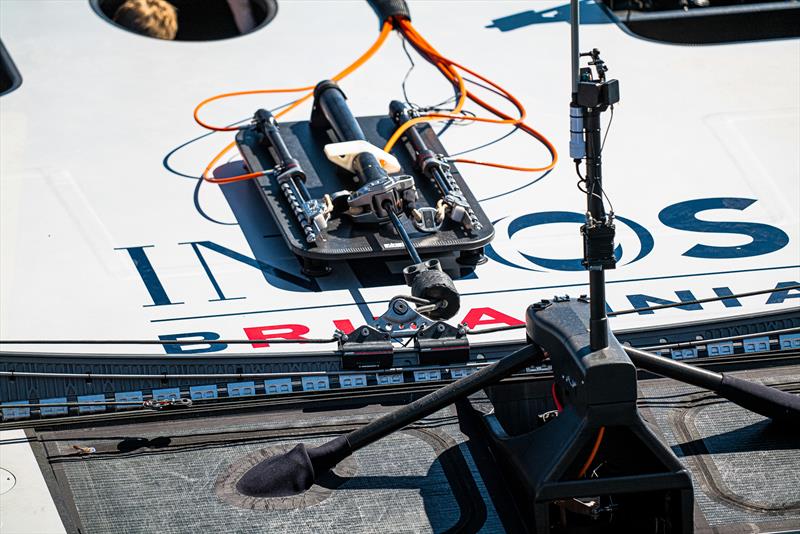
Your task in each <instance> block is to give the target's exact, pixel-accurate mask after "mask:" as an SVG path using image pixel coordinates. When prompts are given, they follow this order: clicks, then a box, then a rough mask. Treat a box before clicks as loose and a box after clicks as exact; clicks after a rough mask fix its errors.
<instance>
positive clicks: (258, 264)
mask: <svg viewBox="0 0 800 534" xmlns="http://www.w3.org/2000/svg"><path fill="white" fill-rule="evenodd" d="M179 244H180V245H191V247H192V249H193V250H194V253H195V254H196V255H197V259H198V260H199V261H200V265H201V266H202V267H203V270H204V271H205V273H206V276H208V280H209V281H210V282H211V285H212V286H213V288H214V291H215V292H216V294H217V298H216V299H212V301H218V300H236V299H243V298H245V297H232V298H231V297H226V296H225V294H224V293H223V292H222V288H221V287H220V285H219V283H218V282H217V279H216V277H215V276H214V274H213V273H212V272H211V269H210V268H209V266H208V263H207V262H206V260H205V258H204V257H203V254H202V252H201V251H200V247H205V248H207V249H209V250H213V251H214V252H217V253H218V254H222V255H223V256H226V257H228V258H231V259H233V260H236V261H238V262H240V263H243V264H245V265H249V266H250V267H254V268H256V269H259V270H260V271H261V272H262V273H263V274H264V276H265V277H274V278H278V279H279V280H283V281H285V282H289V283H290V284H293V285H295V286H299V287H301V288H303V289H305V290H308V291H319V285H318V284H317V282H316V281H315V280H313V279H308V278H304V277H302V276H298V275H296V274H292V273H289V272H287V271H284V270H282V269H278V268H277V267H273V266H272V265H270V264H268V263H265V262H263V261H261V260H259V259H256V258H251V257H249V256H245V255H244V254H242V253H240V252H236V251H235V250H231V249H229V248H225V247H223V246H220V245H218V244H216V243H214V242H212V241H190V242H187V243H179Z"/></svg>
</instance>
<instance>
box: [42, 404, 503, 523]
mask: <svg viewBox="0 0 800 534" xmlns="http://www.w3.org/2000/svg"><path fill="white" fill-rule="evenodd" d="M368 417H370V415H367V414H364V413H361V414H357V413H349V414H347V415H343V414H342V413H341V412H339V413H337V414H326V413H317V414H313V413H312V414H304V413H302V412H295V413H291V414H287V413H284V414H283V415H282V416H278V414H271V416H268V417H264V416H257V417H256V416H252V415H249V416H237V417H228V418H214V419H213V422H212V421H203V422H202V423H200V424H198V422H192V421H178V422H171V423H156V424H141V425H136V426H135V427H132V428H125V427H107V428H102V429H92V430H90V431H88V432H86V431H63V432H59V433H57V435H51V436H46V437H45V439H51V438H54V439H56V440H57V441H54V442H49V443H48V450H49V451H51V452H50V454H51V457H50V462H51V464H52V465H53V466H54V467H55V469H56V471H57V472H60V476H61V477H63V480H64V481H65V482H66V483H67V485H68V486H69V489H70V490H71V492H72V495H73V497H74V503H75V508H76V510H77V514H78V516H79V518H80V522H81V524H82V531H85V532H89V533H106V532H148V533H152V532H198V531H203V532H259V531H264V530H265V529H268V530H269V531H271V532H347V533H350V534H355V533H361V532H363V533H371V532H377V531H382V532H409V533H410V532H446V531H460V530H461V529H466V530H469V531H476V530H482V531H485V532H498V531H502V526H501V524H500V522H499V519H498V517H497V513H496V512H495V510H494V508H493V506H492V504H491V500H490V499H489V498H488V495H487V493H486V489H485V487H484V486H483V483H482V481H481V478H480V475H479V474H478V471H477V467H476V466H475V463H474V461H473V459H472V457H471V456H470V452H469V450H468V448H467V447H466V446H465V445H464V444H463V441H464V439H465V437H464V436H463V435H462V434H461V433H460V432H459V430H458V422H457V419H456V417H455V416H454V414H453V413H451V412H450V410H444V411H442V412H439V413H437V414H434V415H433V416H431V417H429V418H427V419H426V420H424V421H422V422H421V423H420V424H417V425H414V426H413V427H412V428H409V429H407V430H405V431H403V432H401V433H398V434H395V435H391V436H389V437H387V438H385V439H384V440H382V441H380V442H379V443H377V444H375V445H372V446H369V447H366V448H364V449H362V450H360V451H358V452H357V453H356V454H355V455H354V457H353V460H354V462H353V463H354V466H355V475H354V476H352V477H347V478H346V480H345V481H344V483H343V484H342V485H341V486H339V487H338V488H335V489H327V488H321V489H322V492H323V495H322V500H321V502H317V503H314V504H312V505H308V506H302V507H299V508H298V507H294V508H292V507H289V509H280V508H286V507H283V506H280V505H279V506H275V504H276V503H274V502H269V501H270V499H250V502H248V503H247V504H246V505H244V504H242V503H239V504H238V505H237V504H235V503H232V499H230V498H229V497H230V496H226V497H220V493H221V490H220V485H221V484H222V483H224V481H223V480H221V479H222V478H224V475H225V473H226V472H227V471H228V470H229V469H230V468H231V466H235V464H236V463H237V462H239V461H243V460H244V459H246V458H247V456H248V455H250V454H252V453H254V452H256V451H258V450H259V449H265V448H271V447H274V446H276V445H281V444H284V445H294V444H296V443H298V442H300V441H302V442H303V443H306V444H308V445H318V444H320V443H322V442H324V441H325V440H326V439H330V437H331V436H333V435H335V434H337V433H340V432H342V431H346V430H349V429H351V428H353V426H354V425H356V424H358V423H363V422H365V421H366V420H367V418H368ZM213 425H219V426H213ZM166 437H169V443H166V440H165V438H166ZM73 444H81V445H82V446H93V447H95V448H96V449H97V452H96V453H94V454H92V455H91V456H84V457H80V456H76V455H75V450H74V449H73V448H72V445H73ZM137 445H142V446H141V447H139V448H136V449H135V450H131V451H128V452H121V451H120V449H122V450H123V451H127V450H128V449H130V448H133V447H136V446H137ZM447 451H449V452H447ZM259 501H261V502H259ZM278 504H280V503H278ZM275 508H278V509H275Z"/></svg>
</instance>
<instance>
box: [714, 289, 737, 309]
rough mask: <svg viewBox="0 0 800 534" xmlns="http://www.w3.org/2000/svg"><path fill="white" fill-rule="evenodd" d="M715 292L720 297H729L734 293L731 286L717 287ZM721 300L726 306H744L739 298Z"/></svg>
mask: <svg viewBox="0 0 800 534" xmlns="http://www.w3.org/2000/svg"><path fill="white" fill-rule="evenodd" d="M714 293H716V294H717V296H718V297H729V296H731V295H733V293H731V288H729V287H715V288H714ZM721 302H722V304H724V305H725V307H726V308H739V307H741V306H742V303H741V302H739V299H735V298H733V299H725V300H723V301H721Z"/></svg>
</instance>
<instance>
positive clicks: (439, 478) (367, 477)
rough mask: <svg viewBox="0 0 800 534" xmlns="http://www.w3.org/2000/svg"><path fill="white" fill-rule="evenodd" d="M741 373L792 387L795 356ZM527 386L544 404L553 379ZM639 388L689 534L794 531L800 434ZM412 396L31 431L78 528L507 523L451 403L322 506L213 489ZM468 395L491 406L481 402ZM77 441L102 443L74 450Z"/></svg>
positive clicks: (799, 515)
mask: <svg viewBox="0 0 800 534" xmlns="http://www.w3.org/2000/svg"><path fill="white" fill-rule="evenodd" d="M736 375H737V376H739V377H743V378H747V379H750V380H757V381H762V382H763V383H765V384H769V385H775V386H777V387H780V388H781V389H784V390H788V391H793V392H800V366H798V365H793V366H785V367H774V368H770V369H757V370H749V371H742V372H737V373H736ZM519 384H520V383H519V382H516V383H514V384H512V385H511V386H510V387H519ZM529 385H530V388H529V392H533V394H534V397H535V395H536V394H538V393H539V392H540V393H541V395H542V407H543V408H544V409H546V408H547V404H548V402H549V400H548V399H549V396H548V393H547V392H548V391H549V380H547V379H546V378H543V377H539V378H535V379H531V381H530V383H529ZM501 387H505V386H501ZM639 391H640V408H641V409H642V412H643V416H644V417H645V418H646V419H647V420H648V421H650V422H651V423H653V424H654V425H655V426H656V427H657V431H658V432H659V433H660V434H661V435H662V436H663V438H664V439H665V441H666V442H667V445H668V446H670V447H671V448H672V449H673V451H674V452H675V453H676V454H677V455H678V457H679V458H680V459H681V461H682V462H683V463H684V464H685V465H686V466H687V467H688V468H689V469H690V471H691V473H692V478H693V483H694V487H695V499H696V506H695V510H696V517H695V524H696V527H697V532H699V533H708V534H710V533H720V532H753V533H755V532H766V531H792V530H793V529H795V530H796V529H800V450H799V449H798V447H800V434H798V433H797V432H794V433H792V432H787V431H786V430H784V429H779V428H776V427H774V426H773V425H772V424H770V422H769V421H768V420H765V419H764V418H763V417H761V416H758V415H755V414H752V413H750V412H747V411H745V410H743V409H740V408H738V407H736V406H734V405H732V404H730V403H728V402H726V401H723V400H721V399H719V398H718V397H716V396H715V395H714V394H711V393H708V392H705V391H703V390H699V389H698V388H695V387H693V386H687V385H683V384H680V383H677V382H674V381H672V380H668V379H648V380H641V381H640V383H639ZM408 400H409V399H402V397H400V398H398V397H395V398H394V399H390V398H388V397H387V399H385V401H387V404H382V405H377V404H373V405H369V406H362V407H350V408H347V407H341V406H339V407H337V408H336V409H325V406H324V405H319V406H315V405H306V406H305V408H303V409H291V410H283V411H271V412H248V413H245V414H238V415H226V416H218V415H213V416H208V417H204V418H202V419H199V418H198V419H179V420H170V419H168V418H159V419H157V420H154V421H146V422H139V423H137V424H113V425H112V426H104V427H95V428H81V427H72V428H69V429H64V430H54V431H50V432H43V433H40V434H39V437H40V439H42V442H41V443H42V444H43V445H44V451H45V454H46V455H47V458H46V461H47V462H49V464H50V466H51V467H52V468H53V470H54V472H55V474H56V479H57V481H58V482H57V486H56V487H53V490H54V492H55V493H57V494H59V495H61V496H65V495H66V496H67V497H70V496H71V498H72V500H74V506H72V505H71V506H67V508H68V509H69V508H70V507H72V513H73V514H75V515H76V516H77V518H78V519H79V522H80V524H81V525H82V531H83V532H115V531H116V532H119V531H125V532H153V531H159V532H198V531H204V532H208V531H226V532H254V531H259V530H261V529H264V528H267V529H269V530H270V531H280V532H292V531H294V532H309V531H320V532H347V533H348V534H351V533H352V534H355V533H360V532H448V531H453V529H454V528H456V529H458V528H462V527H463V528H466V529H467V531H475V530H476V529H480V531H482V532H504V531H516V528H514V527H515V525H516V524H517V523H516V518H515V517H514V515H515V512H514V510H513V508H511V507H510V506H508V505H507V500H508V499H507V496H504V493H503V490H502V487H501V486H500V485H501V484H502V481H501V480H499V479H498V477H497V476H496V469H494V467H493V465H492V462H491V460H490V459H489V458H487V457H486V456H485V455H483V454H481V453H480V450H481V449H480V447H479V444H478V443H477V441H478V439H475V440H473V438H474V437H475V436H476V435H475V434H474V433H473V432H472V431H469V430H468V428H470V425H469V424H467V423H465V421H467V422H468V421H469V420H470V418H469V417H462V419H461V421H459V419H458V417H457V416H456V413H457V411H456V408H455V407H450V408H448V409H446V410H443V411H441V412H438V413H437V414H434V415H433V416H431V417H429V418H427V419H425V420H424V421H422V422H421V423H420V424H419V425H414V426H413V427H411V428H409V429H407V430H405V431H403V432H402V433H400V434H397V435H394V436H390V437H389V438H387V439H385V440H383V441H381V442H379V443H377V444H375V445H372V446H369V447H367V448H365V449H363V450H361V451H359V452H357V453H356V454H355V456H354V464H355V475H354V476H352V477H346V479H345V480H344V481H343V483H341V485H340V486H338V487H332V488H330V489H329V490H328V492H327V496H324V498H323V500H322V501H321V502H319V503H317V504H313V505H311V506H306V507H304V508H295V509H292V510H269V509H267V508H268V503H262V504H263V506H259V505H258V503H255V508H257V509H256V510H254V509H252V508H253V507H252V506H251V507H250V508H246V507H244V508H243V507H241V506H236V505H233V504H231V503H230V500H225V499H222V498H220V497H219V496H218V493H219V484H220V476H221V475H222V474H224V473H225V472H226V470H228V469H230V467H231V465H233V464H236V462H239V461H242V459H244V458H245V457H246V456H247V455H249V454H252V453H253V452H255V451H257V450H259V449H262V448H266V447H272V446H275V445H276V444H285V445H291V444H295V443H297V442H298V441H303V442H305V443H310V444H317V443H320V442H322V441H323V440H325V439H329V438H330V437H332V436H335V435H338V434H340V433H342V432H345V431H348V430H350V429H352V428H354V427H355V425H358V424H360V423H363V422H365V421H367V420H369V419H370V418H372V417H376V416H377V415H379V414H382V413H385V412H386V411H388V410H390V409H391V407H392V406H391V404H392V402H389V401H393V402H395V403H396V402H407V401H408ZM475 402H476V403H480V402H482V403H483V404H484V406H483V408H486V406H485V404H486V402H487V401H485V400H482V401H481V400H480V399H478V400H476V401H475ZM329 408H331V407H329ZM458 413H459V414H460V415H462V416H464V415H465V413H468V412H465V411H464V409H463V407H461V408H460V409H459V410H458ZM518 413H522V412H518ZM465 425H466V426H465ZM472 428H474V427H472ZM466 434H468V435H469V437H468V436H467V435H466ZM74 444H79V445H83V446H93V447H96V448H97V453H95V454H94V455H91V456H89V457H83V458H81V457H78V456H76V454H75V450H74V449H73V448H72V445H74ZM40 450H41V449H40ZM334 486H335V485H334ZM487 487H488V488H492V489H491V490H487ZM498 488H500V489H498ZM490 495H491V496H492V497H491V498H490ZM68 500H69V499H68ZM68 504H69V503H68Z"/></svg>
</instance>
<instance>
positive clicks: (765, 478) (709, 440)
mask: <svg viewBox="0 0 800 534" xmlns="http://www.w3.org/2000/svg"><path fill="white" fill-rule="evenodd" d="M735 374H736V376H738V377H740V378H746V379H748V380H753V381H756V382H761V383H764V384H767V385H771V386H776V387H778V388H780V389H783V390H785V391H791V392H793V393H800V368H798V367H797V366H794V367H782V368H772V369H762V370H754V371H746V372H740V373H735ZM639 407H640V409H642V412H643V415H644V416H645V417H646V418H647V419H649V420H650V421H651V422H653V423H655V424H656V425H657V427H658V430H659V431H660V432H661V433H662V435H663V437H664V439H665V440H666V442H667V445H669V446H670V447H671V448H672V450H673V452H674V453H675V454H676V455H677V456H678V458H679V459H680V460H681V462H683V464H684V465H686V467H688V468H689V470H690V472H691V474H692V482H693V484H694V490H695V492H694V495H695V502H696V507H697V510H698V511H699V513H695V518H696V519H695V523H696V527H697V530H698V531H700V532H703V531H709V532H712V531H713V532H771V531H778V532H786V531H789V532H791V531H795V532H797V531H800V429H798V428H795V429H786V428H781V427H779V426H777V425H775V424H774V423H772V422H771V421H770V420H769V419H766V418H764V417H762V416H760V415H757V414H754V413H752V412H749V411H747V410H744V409H743V408H740V407H738V406H736V405H734V404H731V403H730V402H727V401H724V400H722V399H720V398H719V397H717V396H716V395H714V394H712V393H709V392H706V391H704V390H700V389H698V388H696V387H693V386H688V385H685V384H682V383H679V382H676V381H674V380H668V379H658V380H646V381H641V382H640V403H639Z"/></svg>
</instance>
